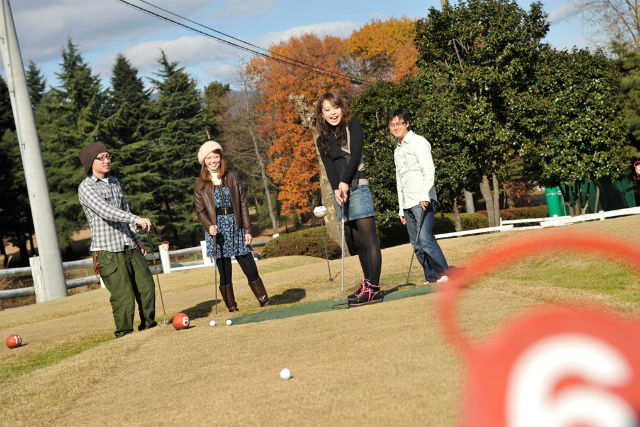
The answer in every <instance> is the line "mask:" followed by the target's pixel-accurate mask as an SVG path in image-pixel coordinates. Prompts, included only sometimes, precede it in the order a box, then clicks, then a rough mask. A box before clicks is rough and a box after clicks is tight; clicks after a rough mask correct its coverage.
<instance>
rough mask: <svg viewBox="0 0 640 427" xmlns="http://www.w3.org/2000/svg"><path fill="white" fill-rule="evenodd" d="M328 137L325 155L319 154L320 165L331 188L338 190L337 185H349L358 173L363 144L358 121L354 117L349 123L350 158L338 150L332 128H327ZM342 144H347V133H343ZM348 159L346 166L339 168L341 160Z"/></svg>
mask: <svg viewBox="0 0 640 427" xmlns="http://www.w3.org/2000/svg"><path fill="white" fill-rule="evenodd" d="M329 129H330V131H329V135H328V141H327V146H328V150H327V153H326V154H323V153H321V154H320V157H321V158H322V163H323V164H324V168H325V169H326V171H327V177H328V178H329V182H330V183H331V188H333V189H334V190H337V189H338V184H340V183H341V182H344V183H347V184H351V180H353V177H354V176H355V175H356V172H357V171H358V165H359V164H360V162H361V161H362V144H363V132H362V126H361V125H360V121H359V120H358V119H356V118H355V117H353V118H351V121H350V122H349V139H350V143H351V156H350V157H349V155H348V154H347V153H345V152H344V151H342V149H341V148H340V145H341V144H340V143H338V142H336V137H335V134H334V133H333V132H332V131H334V130H335V127H334V126H329ZM340 142H341V143H342V144H344V145H346V144H347V132H346V131H345V133H344V135H343V138H342V141H340ZM347 157H349V161H348V162H347V163H346V166H344V167H341V163H343V162H340V160H341V159H346V158H347Z"/></svg>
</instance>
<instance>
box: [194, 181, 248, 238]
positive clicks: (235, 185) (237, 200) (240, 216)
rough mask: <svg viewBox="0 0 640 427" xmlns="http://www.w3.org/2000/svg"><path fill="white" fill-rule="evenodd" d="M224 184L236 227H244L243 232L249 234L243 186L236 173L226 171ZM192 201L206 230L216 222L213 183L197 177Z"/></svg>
mask: <svg viewBox="0 0 640 427" xmlns="http://www.w3.org/2000/svg"><path fill="white" fill-rule="evenodd" d="M224 186H225V187H227V188H228V189H229V192H230V193H231V206H232V207H233V214H234V215H235V217H236V223H237V224H238V228H244V231H245V233H247V234H251V223H250V222H249V208H248V205H247V196H246V194H245V193H244V188H243V187H242V183H241V182H240V179H239V177H238V173H237V172H235V171H228V172H227V174H226V176H225V179H224ZM193 201H194V203H195V205H196V213H197V214H198V219H199V220H200V222H201V223H202V225H203V226H204V229H205V230H206V231H207V232H208V231H209V227H210V226H212V225H214V224H217V223H218V221H217V218H216V202H215V200H214V199H213V183H212V182H211V181H203V180H202V179H200V178H197V179H196V182H195V184H194V186H193Z"/></svg>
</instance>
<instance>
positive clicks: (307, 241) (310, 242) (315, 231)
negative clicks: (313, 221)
mask: <svg viewBox="0 0 640 427" xmlns="http://www.w3.org/2000/svg"><path fill="white" fill-rule="evenodd" d="M327 252H328V254H329V259H335V258H340V254H341V250H340V245H339V244H338V243H336V242H334V241H333V240H331V239H329V237H328V236H327ZM289 255H307V256H314V257H319V258H324V257H325V252H324V243H323V241H322V227H313V228H308V229H306V230H301V231H295V232H293V233H287V234H281V235H280V236H278V237H276V238H274V239H271V240H269V241H268V242H267V244H266V245H265V246H264V248H263V249H262V256H263V257H265V258H273V257H278V256H289Z"/></svg>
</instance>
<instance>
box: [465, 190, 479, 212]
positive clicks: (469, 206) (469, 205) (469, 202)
mask: <svg viewBox="0 0 640 427" xmlns="http://www.w3.org/2000/svg"><path fill="white" fill-rule="evenodd" d="M462 191H464V207H465V210H466V211H467V213H475V211H476V206H475V205H474V203H473V193H472V192H471V191H467V190H462Z"/></svg>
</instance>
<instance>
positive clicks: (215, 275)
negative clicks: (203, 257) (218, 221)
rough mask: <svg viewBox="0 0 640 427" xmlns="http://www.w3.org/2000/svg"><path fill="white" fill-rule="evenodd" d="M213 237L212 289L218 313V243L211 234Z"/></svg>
mask: <svg viewBox="0 0 640 427" xmlns="http://www.w3.org/2000/svg"><path fill="white" fill-rule="evenodd" d="M212 237H213V238H214V240H213V258H212V261H213V289H214V291H215V295H216V303H215V305H216V314H218V268H217V267H218V265H217V264H218V263H217V262H216V261H217V260H218V257H217V255H218V244H217V242H216V240H215V236H212Z"/></svg>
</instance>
